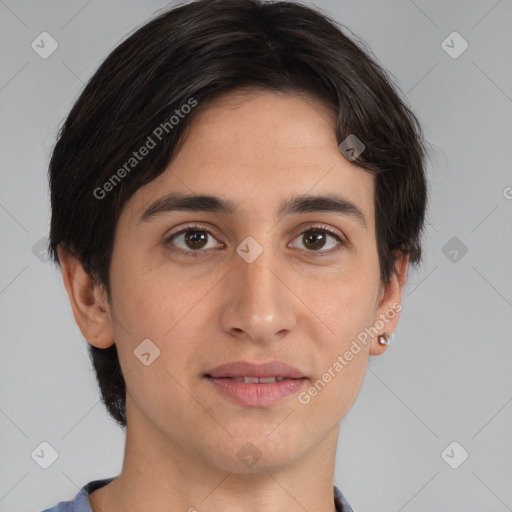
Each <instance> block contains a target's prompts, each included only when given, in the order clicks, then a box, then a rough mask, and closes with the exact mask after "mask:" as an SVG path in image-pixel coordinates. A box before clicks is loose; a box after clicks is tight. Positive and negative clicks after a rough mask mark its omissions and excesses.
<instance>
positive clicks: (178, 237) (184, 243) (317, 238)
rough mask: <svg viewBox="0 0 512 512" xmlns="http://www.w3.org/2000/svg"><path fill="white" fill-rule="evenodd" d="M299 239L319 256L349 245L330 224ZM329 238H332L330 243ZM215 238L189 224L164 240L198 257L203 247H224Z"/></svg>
mask: <svg viewBox="0 0 512 512" xmlns="http://www.w3.org/2000/svg"><path fill="white" fill-rule="evenodd" d="M210 239H211V240H210ZM297 239H300V242H301V243H302V244H303V249H304V250H305V251H307V252H310V253H319V254H318V256H326V255H329V254H332V253H333V252H336V251H337V250H338V249H334V250H333V247H336V245H338V246H346V245H348V243H347V242H345V241H344V240H343V239H342V237H341V236H339V235H338V234H337V233H336V232H335V231H334V230H333V229H332V228H330V227H328V226H311V227H310V228H308V229H306V230H304V231H302V232H301V233H300V234H299V235H298V236H297V237H295V240H297ZM329 239H330V240H331V242H330V243H329ZM213 240H215V238H214V237H213V236H212V234H211V233H210V231H209V229H208V228H207V227H205V226H201V225H189V226H186V227H185V228H184V229H181V230H180V231H178V232H177V233H173V234H172V235H170V236H169V237H167V238H166V239H165V240H164V244H165V245H166V246H168V247H169V251H171V252H173V253H180V255H183V256H188V257H192V258H196V257H198V256H200V255H201V254H200V253H202V252H206V251H204V250H203V249H213V248H215V247H224V245H223V244H221V243H220V242H219V243H218V244H217V245H215V243H210V242H212V241H213ZM336 242H337V243H336ZM326 244H327V249H328V250H323V249H325V246H326ZM173 246H176V247H178V249H174V248H173ZM315 256H316V255H315Z"/></svg>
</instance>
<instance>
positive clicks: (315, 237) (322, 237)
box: [295, 226, 348, 256]
mask: <svg viewBox="0 0 512 512" xmlns="http://www.w3.org/2000/svg"><path fill="white" fill-rule="evenodd" d="M297 239H299V240H300V242H301V243H302V245H303V247H304V249H305V250H306V251H308V252H317V253H322V254H321V256H324V255H326V254H324V253H327V255H328V254H332V253H333V252H336V251H337V249H334V250H332V248H333V247H336V245H338V246H345V245H348V244H347V243H346V242H345V241H344V240H343V239H342V238H341V236H339V235H338V234H337V233H336V232H335V231H334V230H333V229H332V228H329V227H327V226H312V227H310V228H308V229H307V230H305V231H302V233H300V234H299V236H297V237H296V238H295V240H297ZM329 239H330V240H331V242H329ZM336 242H338V243H336ZM326 245H327V249H328V250H321V249H325V247H326Z"/></svg>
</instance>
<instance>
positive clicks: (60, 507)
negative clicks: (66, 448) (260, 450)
mask: <svg viewBox="0 0 512 512" xmlns="http://www.w3.org/2000/svg"><path fill="white" fill-rule="evenodd" d="M114 478H115V477H112V478H105V479H103V480H94V481H92V482H89V483H88V484H85V485H84V486H83V487H82V488H81V489H80V491H79V492H78V494H77V495H76V496H75V497H74V498H73V499H72V500H70V501H60V502H59V503H58V504H57V505H55V506H53V507H51V508H47V509H45V510H43V511H42V512H92V509H91V505H90V504H89V498H88V496H89V494H91V493H92V492H94V491H95V490H96V489H99V488H100V487H103V486H105V485H107V484H108V483H110V482H112V480H114ZM334 505H335V506H336V511H337V512H354V511H353V510H352V508H351V507H350V505H349V504H348V503H347V501H346V500H345V498H344V497H343V494H341V492H340V490H339V489H338V488H337V487H336V486H334Z"/></svg>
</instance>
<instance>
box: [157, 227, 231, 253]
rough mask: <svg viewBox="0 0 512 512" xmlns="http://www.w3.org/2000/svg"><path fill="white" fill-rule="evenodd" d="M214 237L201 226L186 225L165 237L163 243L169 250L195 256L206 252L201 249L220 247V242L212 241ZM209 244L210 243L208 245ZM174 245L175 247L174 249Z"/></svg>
mask: <svg viewBox="0 0 512 512" xmlns="http://www.w3.org/2000/svg"><path fill="white" fill-rule="evenodd" d="M213 241H215V238H214V237H213V236H212V234H211V233H210V232H209V231H208V230H207V229H206V228H204V227H202V226H188V227H186V228H185V229H182V230H181V231H178V232H177V233H174V234H173V235H171V236H169V237H168V238H166V239H165V241H164V243H165V245H166V246H168V248H169V250H170V251H171V252H175V253H180V254H181V255H183V256H191V257H196V256H200V255H201V253H203V252H206V250H203V249H210V248H215V247H222V244H217V245H216V244H215V243H213V245H212V242H213ZM209 244H210V245H209ZM174 247H177V249H175V248H174Z"/></svg>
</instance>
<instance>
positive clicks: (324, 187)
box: [130, 90, 374, 221]
mask: <svg viewBox="0 0 512 512" xmlns="http://www.w3.org/2000/svg"><path fill="white" fill-rule="evenodd" d="M199 107H200V105H199ZM335 122H336V118H335V115H334V113H333V112H332V111H331V110H329V108H328V107H327V106H326V105H325V104H324V103H323V102H321V101H320V100H318V99H316V98H313V97H310V96H308V95H305V94H300V93H293V94H291V93H281V92H269V91H261V90H242V91H237V92H233V93H227V94H225V95H222V96H220V97H219V98H217V99H216V100H214V101H211V102H209V103H208V104H207V105H205V106H204V107H203V108H202V109H201V110H200V111H198V112H197V113H196V116H195V118H194V120H193V122H191V123H190V125H189V126H188V127H187V130H186V131H185V133H184V138H183V143H182V145H181V148H180V150H179V152H178V153H177V154H176V155H175V157H174V159H173V161H172V163H171V165H170V166H169V167H168V169H167V170H166V171H164V173H162V174H161V175H160V176H158V177H157V178H156V179H155V180H153V181H152V182H150V183H149V184H147V185H145V186H143V187H141V189H139V190H138V191H137V193H136V194H135V195H134V196H133V197H132V199H133V201H132V199H131V200H130V201H131V202H132V205H131V210H132V211H133V219H132V220H134V221H135V217H136V215H137V214H138V215H139V216H140V214H141V213H142V212H143V210H144V209H145V208H147V206H148V204H149V203H150V202H152V201H154V200H155V199H156V198H159V197H161V196H163V195H164V194H165V193H168V192H170V191H176V192H181V193H183V194H208V195H215V196H218V197H223V198H226V199H230V200H231V201H232V202H234V203H235V205H236V204H237V202H239V203H240V205H239V208H237V213H242V211H243V209H244V206H245V207H246V209H247V211H250V209H251V208H252V209H253V211H254V209H255V208H259V209H261V208H262V207H263V206H265V208H267V209H268V208H274V207H275V210H276V211H277V209H278V208H279V207H282V204H283V198H287V197H292V196H297V195H303V194H312V195H313V194H317V195H326V194H332V193H337V194H340V195H342V196H344V197H346V198H347V199H349V200H350V201H351V202H353V203H356V204H357V205H358V206H359V207H360V209H361V210H363V211H364V214H365V217H367V218H369V219H371V218H372V216H373V186H374V182H373V180H374V177H373V176H372V175H370V174H369V173H367V172H365V171H364V170H362V169H360V168H359V167H357V166H355V165H353V164H352V163H351V162H349V161H348V160H347V159H346V158H345V157H344V156H343V155H342V154H341V152H340V151H339V149H338V144H337V139H336V132H335ZM272 205H274V206H272Z"/></svg>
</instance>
